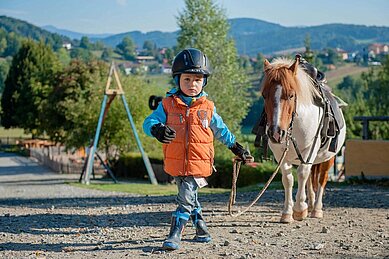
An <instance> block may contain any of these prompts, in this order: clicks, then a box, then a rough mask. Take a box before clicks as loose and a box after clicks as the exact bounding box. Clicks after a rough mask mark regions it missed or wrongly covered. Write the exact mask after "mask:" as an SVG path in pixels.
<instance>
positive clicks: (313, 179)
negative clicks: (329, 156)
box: [307, 165, 319, 212]
mask: <svg viewBox="0 0 389 259" xmlns="http://www.w3.org/2000/svg"><path fill="white" fill-rule="evenodd" d="M318 169H319V166H318V165H313V166H312V169H311V173H310V174H309V177H308V181H307V194H308V212H311V211H312V210H313V206H314V203H315V190H316V189H317V184H315V183H317V177H318V172H319V170H318Z"/></svg>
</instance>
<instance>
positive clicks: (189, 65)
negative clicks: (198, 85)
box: [172, 48, 211, 86]
mask: <svg viewBox="0 0 389 259" xmlns="http://www.w3.org/2000/svg"><path fill="white" fill-rule="evenodd" d="M182 73H189V74H202V75H204V85H203V86H205V85H206V84H207V77H208V76H210V75H211V72H210V67H209V61H208V58H207V56H206V55H205V54H204V53H203V52H201V51H200V50H198V49H195V48H188V49H184V50H182V51H181V52H180V53H178V54H177V56H176V57H175V58H174V60H173V66H172V76H173V78H174V80H175V81H176V84H177V85H179V84H178V82H179V77H180V75H181V74H182Z"/></svg>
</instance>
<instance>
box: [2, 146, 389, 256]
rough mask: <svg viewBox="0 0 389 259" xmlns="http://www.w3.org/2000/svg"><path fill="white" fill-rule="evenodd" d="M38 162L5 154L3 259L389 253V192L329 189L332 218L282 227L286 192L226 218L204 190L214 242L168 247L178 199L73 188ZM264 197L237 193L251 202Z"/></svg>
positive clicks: (188, 234)
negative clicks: (163, 246) (165, 247)
mask: <svg viewBox="0 0 389 259" xmlns="http://www.w3.org/2000/svg"><path fill="white" fill-rule="evenodd" d="M78 177H79V175H60V174H55V173H52V172H50V171H49V170H48V169H47V168H44V167H42V166H40V165H38V164H36V163H35V162H33V161H31V160H29V159H26V158H23V157H19V156H16V155H13V154H5V153H0V193H1V198H0V257H1V258H144V257H150V258H389V188H388V187H386V188H384V187H378V186H373V185H354V186H347V187H342V188H334V187H332V188H327V191H326V194H325V196H324V206H325V208H324V218H323V219H321V220H318V219H311V218H308V219H306V220H304V221H301V222H294V223H292V224H286V225H285V224H280V223H278V221H279V218H280V211H281V207H282V203H283V192H282V191H276V190H270V191H267V192H266V193H265V194H264V196H263V198H261V200H260V201H259V202H258V203H257V205H256V206H254V207H253V208H252V209H251V210H250V211H249V212H247V213H246V214H244V215H242V216H240V217H238V218H232V217H230V216H229V215H228V214H227V202H228V198H229V196H228V195H207V196H201V197H200V201H201V202H202V205H203V207H204V215H205V217H206V219H207V222H208V226H209V230H210V232H211V234H212V238H213V240H212V242H211V243H208V244H199V243H196V242H193V241H192V238H193V236H194V232H195V230H194V229H193V228H192V227H191V224H189V225H188V227H187V228H186V229H185V233H184V236H183V242H182V248H181V249H180V250H178V251H174V252H164V251H161V250H160V247H161V244H162V242H163V240H164V238H165V237H166V235H167V234H168V231H169V224H168V222H169V218H170V213H171V211H172V210H174V209H175V204H174V197H173V196H165V197H151V196H149V197H145V196H137V195H129V194H123V193H112V192H101V191H94V190H87V189H82V188H77V187H72V186H69V185H66V184H64V182H65V181H68V182H69V181H77V180H78ZM256 195H257V193H245V194H244V195H242V194H238V198H237V200H238V204H241V205H245V204H246V203H247V202H249V201H251V200H252V199H253V198H254V197H255V196H256Z"/></svg>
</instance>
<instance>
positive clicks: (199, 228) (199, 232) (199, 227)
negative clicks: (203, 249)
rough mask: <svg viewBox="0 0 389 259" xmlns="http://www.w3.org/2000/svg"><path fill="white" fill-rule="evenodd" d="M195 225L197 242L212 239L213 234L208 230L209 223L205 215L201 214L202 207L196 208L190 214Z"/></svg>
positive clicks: (205, 241)
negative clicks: (207, 223)
mask: <svg viewBox="0 0 389 259" xmlns="http://www.w3.org/2000/svg"><path fill="white" fill-rule="evenodd" d="M190 217H191V219H192V222H193V226H194V227H195V228H196V236H195V237H194V240H195V241H197V242H202V243H208V242H210V241H211V235H210V234H209V232H208V228H207V225H206V224H205V221H204V218H203V215H202V214H201V208H199V209H195V210H193V211H192V213H191V215H190Z"/></svg>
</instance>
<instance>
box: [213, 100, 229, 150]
mask: <svg viewBox="0 0 389 259" xmlns="http://www.w3.org/2000/svg"><path fill="white" fill-rule="evenodd" d="M210 127H211V129H212V131H213V134H214V136H215V138H216V139H217V140H219V141H220V142H222V143H223V144H224V145H226V146H227V147H228V148H230V147H232V146H233V145H234V144H235V136H234V134H232V133H231V131H230V130H229V129H228V127H227V125H226V124H225V123H224V122H223V119H222V117H220V115H219V114H217V112H216V107H214V109H213V116H212V120H211V125H210Z"/></svg>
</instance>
